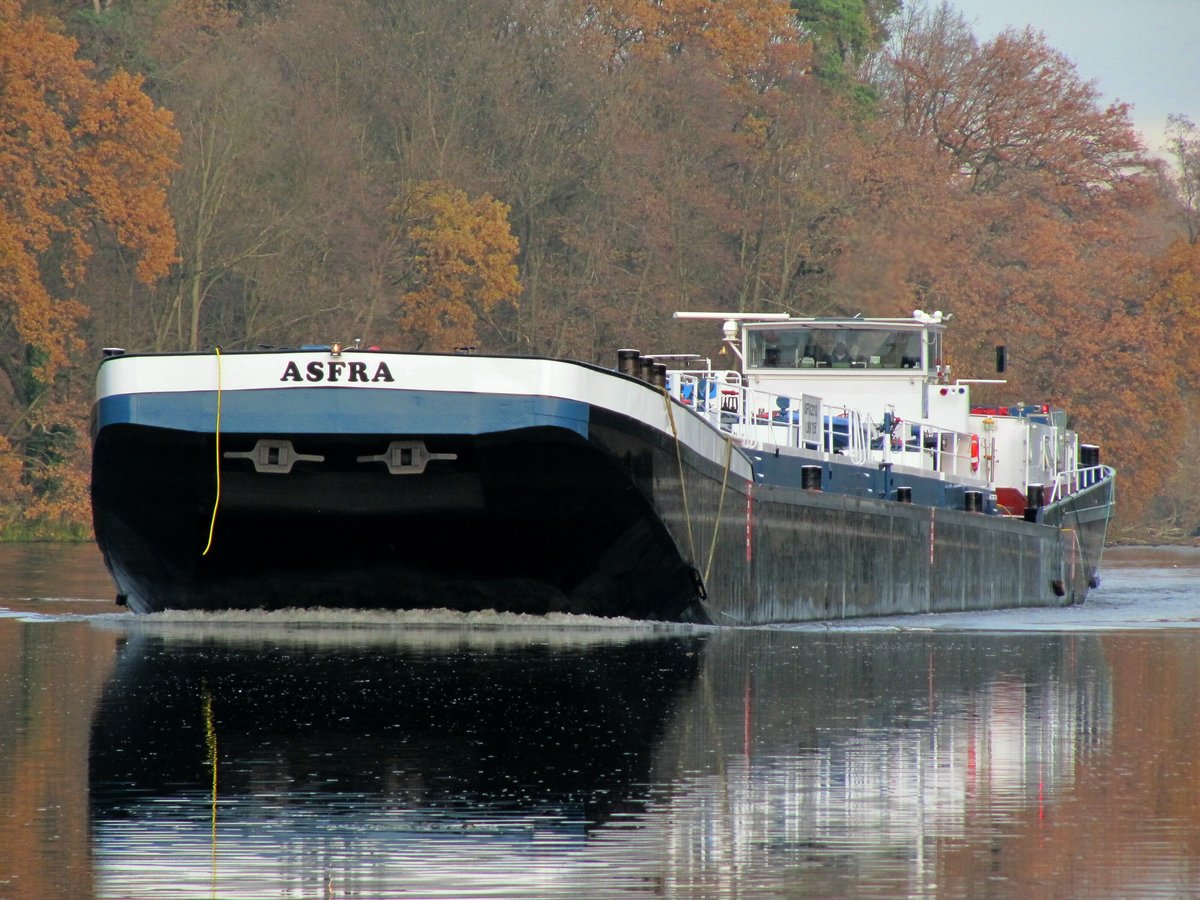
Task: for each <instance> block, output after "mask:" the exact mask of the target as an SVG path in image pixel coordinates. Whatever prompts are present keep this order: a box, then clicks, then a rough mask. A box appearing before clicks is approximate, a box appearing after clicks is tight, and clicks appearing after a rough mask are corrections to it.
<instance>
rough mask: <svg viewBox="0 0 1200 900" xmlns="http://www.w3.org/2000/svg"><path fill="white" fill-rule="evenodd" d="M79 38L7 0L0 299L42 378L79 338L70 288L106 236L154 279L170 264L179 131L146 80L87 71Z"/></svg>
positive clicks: (1, 23) (1, 54) (1, 13)
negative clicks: (171, 192) (37, 358)
mask: <svg viewBox="0 0 1200 900" xmlns="http://www.w3.org/2000/svg"><path fill="white" fill-rule="evenodd" d="M76 49H77V45H76V43H75V41H74V40H72V39H70V38H68V37H65V36H64V35H62V34H60V33H58V32H57V31H55V30H54V28H53V27H52V25H51V23H50V21H49V20H47V19H44V18H42V17H39V16H22V14H21V7H20V4H19V3H18V2H17V0H0V184H2V185H4V190H3V192H2V193H0V306H2V307H3V308H4V312H5V313H6V315H7V316H8V317H9V319H10V321H11V323H12V327H13V328H14V330H15V332H16V336H17V338H18V339H19V340H20V341H21V342H22V343H23V344H26V345H31V346H33V347H36V348H38V350H40V351H41V353H42V354H43V362H42V364H41V366H40V370H41V373H42V377H43V378H48V377H49V376H51V375H52V374H53V373H54V371H55V370H56V369H58V368H59V367H61V366H63V365H64V364H65V363H66V362H67V360H68V358H69V355H70V353H71V351H72V350H74V349H75V348H76V347H77V346H78V343H79V341H78V338H77V337H76V334H77V323H78V322H79V320H80V319H81V318H82V317H83V316H84V314H85V307H84V306H83V305H82V304H80V303H79V302H78V301H76V300H75V299H74V294H75V292H76V290H77V288H78V287H79V285H80V283H81V282H82V280H83V278H84V275H85V273H86V271H87V264H88V260H89V259H90V258H91V256H92V254H93V252H94V250H95V242H96V241H97V239H98V238H97V233H98V232H103V233H107V234H111V236H112V237H113V239H114V240H115V241H116V243H118V244H120V245H121V246H122V247H123V248H125V250H126V251H128V252H131V253H132V254H133V255H134V256H135V258H136V259H137V274H138V277H139V278H140V279H142V280H144V281H146V282H152V281H154V280H155V279H157V278H160V277H162V276H163V275H165V274H166V272H167V270H168V268H169V266H170V265H171V263H172V262H174V261H175V229H174V224H173V222H172V218H171V214H170V211H169V210H168V208H167V186H168V183H169V179H170V175H171V172H172V170H173V169H174V167H175V163H174V157H175V152H176V150H177V149H178V146H179V136H178V134H177V133H176V132H175V130H174V129H173V128H172V126H171V115H170V113H169V112H167V111H166V110H163V109H159V108H155V106H154V105H153V103H152V102H151V100H150V98H149V97H147V96H146V95H145V94H144V93H143V92H142V89H141V80H140V79H139V78H137V77H134V76H131V75H129V74H128V73H125V72H118V73H117V74H115V75H114V76H112V77H111V78H109V79H108V80H107V81H104V82H96V81H94V80H93V79H92V78H91V65H90V64H89V63H87V62H85V61H82V60H79V59H77V58H76V57H75V52H76Z"/></svg>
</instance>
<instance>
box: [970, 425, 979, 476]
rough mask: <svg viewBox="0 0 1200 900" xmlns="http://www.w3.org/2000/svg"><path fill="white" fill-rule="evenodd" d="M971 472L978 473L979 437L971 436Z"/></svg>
mask: <svg viewBox="0 0 1200 900" xmlns="http://www.w3.org/2000/svg"><path fill="white" fill-rule="evenodd" d="M971 471H972V472H978V471H979V435H977V434H973V435H971Z"/></svg>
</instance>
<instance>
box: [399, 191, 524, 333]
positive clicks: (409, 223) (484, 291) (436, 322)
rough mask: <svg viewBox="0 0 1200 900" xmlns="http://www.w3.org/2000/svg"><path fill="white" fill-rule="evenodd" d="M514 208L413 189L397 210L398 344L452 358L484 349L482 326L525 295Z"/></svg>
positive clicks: (490, 200)
mask: <svg viewBox="0 0 1200 900" xmlns="http://www.w3.org/2000/svg"><path fill="white" fill-rule="evenodd" d="M508 211H509V210H508V206H507V205H506V204H504V203H501V202H500V201H498V200H495V199H493V198H492V197H489V196H487V195H484V196H482V197H477V198H475V199H472V198H470V197H468V196H467V194H466V192H465V191H463V190H460V189H458V188H454V187H451V186H449V185H445V184H439V183H437V182H424V183H421V184H417V185H414V186H413V187H412V189H411V190H409V191H408V192H406V193H405V194H404V196H402V197H401V198H400V200H399V201H397V203H396V204H395V205H394V207H393V216H394V219H395V225H394V227H395V228H396V229H397V230H398V231H399V232H400V240H399V241H398V244H397V250H398V253H397V259H396V274H395V278H396V282H397V285H398V287H399V288H400V296H399V298H398V301H399V302H398V305H397V307H396V312H395V315H396V321H395V323H380V325H381V326H382V327H384V328H396V327H397V326H398V328H399V334H400V335H402V337H401V338H399V340H398V342H399V343H402V344H407V345H409V346H411V347H412V348H413V349H417V350H452V349H454V348H456V347H463V346H473V345H475V344H476V343H477V341H478V335H477V332H476V327H477V323H479V322H486V321H487V320H488V319H489V317H491V316H492V315H494V313H495V311H496V308H497V307H498V306H500V305H501V304H504V303H512V302H514V301H515V300H516V298H517V295H518V294H520V292H521V284H520V282H519V281H518V280H517V266H516V263H515V259H516V255H517V241H516V238H514V237H513V234H512V229H511V228H510V227H509V224H508Z"/></svg>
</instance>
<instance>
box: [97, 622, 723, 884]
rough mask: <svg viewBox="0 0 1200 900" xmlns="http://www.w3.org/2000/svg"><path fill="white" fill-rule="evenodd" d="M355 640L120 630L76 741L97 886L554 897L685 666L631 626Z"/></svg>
mask: <svg viewBox="0 0 1200 900" xmlns="http://www.w3.org/2000/svg"><path fill="white" fill-rule="evenodd" d="M368 634H369V635H370V636H369V637H368V636H367V635H364V634H359V636H358V639H357V640H356V641H353V642H348V640H347V635H346V632H345V631H344V630H341V629H312V628H304V627H302V628H298V629H296V628H293V629H276V630H267V631H265V632H264V631H262V630H248V629H243V628H236V629H232V630H231V629H221V628H217V629H215V630H210V631H209V632H208V634H207V636H204V637H197V635H196V633H195V632H194V631H192V630H191V629H179V630H176V631H173V632H170V633H165V634H164V633H157V634H146V633H138V634H135V635H134V636H133V637H132V638H131V639H130V640H129V641H128V642H127V643H126V645H125V646H124V647H123V648H122V650H121V654H120V660H119V662H118V665H117V670H116V674H115V676H114V678H113V679H112V681H111V683H110V684H109V686H108V689H107V690H106V692H105V697H104V701H103V703H102V704H101V707H100V714H99V715H98V717H97V719H96V723H95V726H94V728H93V731H92V740H91V754H90V760H89V762H90V779H91V804H92V831H93V841H94V843H95V845H96V848H97V851H96V852H97V869H98V872H97V887H98V891H97V892H98V894H99V895H101V896H126V895H130V894H132V895H136V896H149V895H151V894H154V893H155V892H156V891H157V892H162V891H164V890H166V891H167V892H168V894H169V895H174V896H195V895H205V894H207V893H208V892H210V891H216V892H217V893H218V894H219V895H221V896H225V895H229V896H239V897H252V896H280V895H281V894H282V895H283V896H314V895H317V896H319V895H320V894H321V893H326V892H327V893H329V894H331V895H336V896H343V895H351V896H371V897H386V896H399V895H402V894H408V895H411V894H412V892H414V891H415V892H417V893H418V894H420V895H423V896H430V895H434V894H446V895H455V894H461V892H462V891H463V890H464V886H465V884H464V882H463V881H462V880H461V879H466V880H467V881H468V882H470V884H471V885H472V890H478V889H482V888H484V887H486V888H487V889H488V890H489V891H490V892H495V891H501V892H503V891H511V893H512V895H514V896H515V895H524V896H532V895H545V894H546V893H547V892H553V891H554V890H555V889H560V890H562V891H563V892H565V893H570V892H571V891H572V890H573V888H577V887H578V876H579V875H580V874H581V873H579V872H570V871H566V872H564V871H563V870H562V869H561V868H560V866H561V864H563V863H569V862H570V860H569V856H570V854H571V852H573V851H574V850H577V849H578V848H581V847H583V846H584V845H585V843H586V840H587V836H588V834H589V833H590V832H591V831H593V830H594V829H596V828H598V827H601V826H603V825H604V824H605V823H608V822H610V821H613V820H619V819H622V818H628V817H637V816H639V815H642V814H644V813H645V811H646V806H647V802H648V801H649V800H650V798H651V795H652V782H651V778H650V773H651V768H652V755H653V752H654V748H655V747H656V746H657V745H658V743H659V740H660V737H661V734H662V732H663V729H664V727H665V723H666V722H668V721H669V719H670V717H671V713H672V710H673V708H674V707H675V705H676V703H677V702H678V699H679V697H680V695H681V694H682V693H683V692H684V691H685V690H686V688H687V686H688V685H689V683H690V682H691V681H693V680H694V679H695V677H696V674H697V671H698V668H699V665H700V657H699V654H698V651H699V650H700V645H701V639H700V638H699V637H695V636H687V635H668V636H662V635H658V634H656V633H655V632H653V631H651V630H649V629H647V628H639V629H636V630H635V632H634V633H633V634H629V633H626V632H622V631H619V630H614V629H611V628H609V629H602V630H597V631H587V630H584V631H579V630H565V631H557V630H552V629H534V630H533V631H531V632H520V631H512V630H503V631H488V630H484V631H480V630H458V631H454V632H445V631H440V630H438V631H435V630H418V631H416V632H409V633H405V632H396V631H376V632H369V633H368ZM210 709H211V718H209V714H208V710H210ZM214 744H215V747H216V751H215V758H216V760H217V775H216V779H215V797H214V794H213V777H212V768H211V765H210V757H211V755H212V754H213V749H212V748H213V745H214ZM165 885H169V886H170V887H169V888H167V887H164V886H165ZM171 891H176V892H178V893H176V894H170V892H171Z"/></svg>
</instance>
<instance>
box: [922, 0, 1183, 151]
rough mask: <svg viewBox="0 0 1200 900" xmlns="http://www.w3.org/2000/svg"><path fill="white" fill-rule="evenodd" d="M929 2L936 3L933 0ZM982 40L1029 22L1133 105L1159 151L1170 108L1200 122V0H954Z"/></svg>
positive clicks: (1105, 89)
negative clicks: (1010, 27)
mask: <svg viewBox="0 0 1200 900" xmlns="http://www.w3.org/2000/svg"><path fill="white" fill-rule="evenodd" d="M931 5H932V4H931ZM950 5H951V6H953V7H954V8H956V9H957V10H958V11H959V12H960V13H962V15H963V18H964V19H966V21H967V22H968V23H969V24H970V25H971V28H972V30H973V31H974V32H975V36H976V37H977V38H978V39H979V40H980V41H985V40H988V39H990V38H992V37H995V35H997V34H998V33H999V32H1001V31H1003V30H1004V29H1005V28H1007V27H1009V26H1012V27H1015V28H1024V27H1025V26H1026V25H1030V26H1032V27H1033V28H1034V29H1035V30H1037V31H1041V32H1043V33H1044V34H1045V35H1046V42H1047V43H1048V44H1049V45H1050V46H1051V47H1053V48H1054V49H1056V50H1058V51H1059V52H1061V53H1062V54H1063V55H1064V56H1066V57H1067V58H1068V59H1070V60H1071V61H1072V62H1074V63H1075V71H1076V73H1077V74H1078V75H1079V76H1080V77H1081V78H1082V79H1084V80H1085V81H1094V82H1096V87H1097V89H1098V90H1099V91H1100V94H1101V95H1102V96H1103V98H1104V100H1105V101H1106V102H1112V101H1117V100H1120V101H1122V102H1125V103H1129V104H1131V105H1132V106H1133V110H1132V112H1131V115H1130V118H1131V119H1132V121H1133V124H1134V127H1135V128H1137V130H1138V131H1139V132H1141V135H1142V140H1143V141H1144V142H1145V144H1146V149H1147V150H1149V151H1150V152H1151V153H1152V154H1154V155H1156V156H1162V155H1164V154H1163V151H1162V145H1163V143H1164V141H1165V138H1164V136H1163V131H1164V129H1165V128H1166V124H1167V116H1168V115H1169V114H1170V113H1181V114H1183V115H1185V116H1187V117H1188V118H1190V119H1191V120H1192V121H1193V122H1195V123H1196V124H1197V125H1200V0H950Z"/></svg>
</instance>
